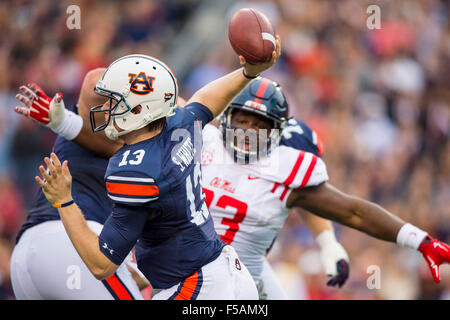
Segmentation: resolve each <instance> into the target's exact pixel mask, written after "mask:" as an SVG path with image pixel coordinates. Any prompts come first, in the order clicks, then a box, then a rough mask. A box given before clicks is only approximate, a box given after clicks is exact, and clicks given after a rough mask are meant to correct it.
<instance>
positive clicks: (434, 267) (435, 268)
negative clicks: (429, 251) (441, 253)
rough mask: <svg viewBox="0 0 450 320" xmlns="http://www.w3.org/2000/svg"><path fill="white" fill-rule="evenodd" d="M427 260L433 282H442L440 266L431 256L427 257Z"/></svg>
mask: <svg viewBox="0 0 450 320" xmlns="http://www.w3.org/2000/svg"><path fill="white" fill-rule="evenodd" d="M425 259H426V260H427V262H428V266H429V267H430V271H431V275H432V276H433V280H434V282H436V283H439V282H441V279H440V276H439V265H438V264H436V262H435V261H434V260H433V258H432V257H431V256H429V255H425Z"/></svg>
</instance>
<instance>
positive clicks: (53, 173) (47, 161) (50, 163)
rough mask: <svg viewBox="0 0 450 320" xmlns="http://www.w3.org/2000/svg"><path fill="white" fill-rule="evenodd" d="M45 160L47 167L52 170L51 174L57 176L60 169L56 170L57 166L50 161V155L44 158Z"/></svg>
mask: <svg viewBox="0 0 450 320" xmlns="http://www.w3.org/2000/svg"><path fill="white" fill-rule="evenodd" d="M44 162H45V164H46V165H47V169H48V171H50V175H51V176H52V177H53V178H55V177H56V176H57V175H58V171H57V170H56V168H55V166H54V165H53V163H52V162H51V161H50V159H49V158H48V157H45V158H44Z"/></svg>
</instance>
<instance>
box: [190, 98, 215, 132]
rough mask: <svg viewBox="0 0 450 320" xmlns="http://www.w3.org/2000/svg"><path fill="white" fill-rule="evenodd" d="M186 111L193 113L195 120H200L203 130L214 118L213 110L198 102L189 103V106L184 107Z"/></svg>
mask: <svg viewBox="0 0 450 320" xmlns="http://www.w3.org/2000/svg"><path fill="white" fill-rule="evenodd" d="M184 109H186V110H188V111H189V112H191V113H192V114H193V116H194V119H196V120H200V124H201V126H202V128H203V127H204V126H205V125H206V124H208V123H209V122H211V121H212V119H213V118H214V116H213V114H212V112H211V110H209V108H208V107H206V106H204V105H203V104H201V103H198V102H192V103H189V104H188V105H187V106H185V107H184Z"/></svg>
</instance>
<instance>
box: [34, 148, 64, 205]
mask: <svg viewBox="0 0 450 320" xmlns="http://www.w3.org/2000/svg"><path fill="white" fill-rule="evenodd" d="M50 157H51V160H50V159H49V158H48V157H45V158H44V162H45V164H46V165H47V170H46V169H45V168H44V166H43V165H41V166H39V171H40V172H41V175H42V178H40V177H38V176H36V177H35V179H36V181H37V183H38V184H39V185H40V186H41V188H42V191H43V192H44V195H45V197H46V198H47V200H48V201H49V202H50V203H51V204H60V203H66V202H68V201H71V200H72V191H71V189H72V176H71V174H70V171H69V167H68V165H67V164H68V162H67V160H66V161H64V162H63V164H62V165H61V162H60V161H59V159H58V157H57V156H56V154H54V153H52V154H51V155H50Z"/></svg>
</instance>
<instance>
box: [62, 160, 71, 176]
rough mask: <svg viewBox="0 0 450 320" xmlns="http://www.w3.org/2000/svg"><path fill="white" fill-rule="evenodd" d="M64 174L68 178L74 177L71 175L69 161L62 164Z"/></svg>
mask: <svg viewBox="0 0 450 320" xmlns="http://www.w3.org/2000/svg"><path fill="white" fill-rule="evenodd" d="M62 173H63V174H64V175H65V176H66V177H68V178H71V177H72V175H71V174H70V170H69V161H67V160H65V161H64V162H63V164H62Z"/></svg>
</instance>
